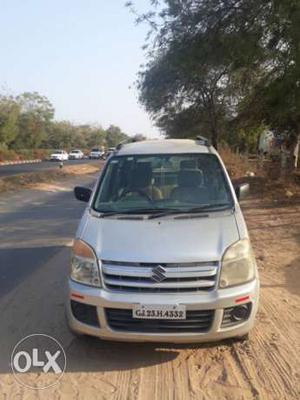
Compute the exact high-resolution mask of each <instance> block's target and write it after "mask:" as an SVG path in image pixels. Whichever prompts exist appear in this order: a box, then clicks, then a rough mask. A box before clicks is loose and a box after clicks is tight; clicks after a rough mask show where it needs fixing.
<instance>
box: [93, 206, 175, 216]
mask: <svg viewBox="0 0 300 400" xmlns="http://www.w3.org/2000/svg"><path fill="white" fill-rule="evenodd" d="M164 210H165V209H163V208H136V209H133V210H124V211H98V212H100V213H101V215H99V218H106V217H112V216H114V215H138V214H153V213H155V215H156V214H157V212H162V211H164ZM174 211H176V210H174Z"/></svg>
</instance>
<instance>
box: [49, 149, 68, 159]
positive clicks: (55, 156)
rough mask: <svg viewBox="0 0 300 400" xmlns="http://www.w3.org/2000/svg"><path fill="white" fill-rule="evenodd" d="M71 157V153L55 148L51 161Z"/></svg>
mask: <svg viewBox="0 0 300 400" xmlns="http://www.w3.org/2000/svg"><path fill="white" fill-rule="evenodd" d="M68 159H69V154H68V153H67V152H66V151H65V150H55V151H54V152H53V153H52V154H51V156H50V160H51V161H67V160H68Z"/></svg>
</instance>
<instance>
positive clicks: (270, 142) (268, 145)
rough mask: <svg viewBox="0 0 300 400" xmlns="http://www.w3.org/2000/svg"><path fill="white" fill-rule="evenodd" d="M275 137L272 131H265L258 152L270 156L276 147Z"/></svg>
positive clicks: (260, 139)
mask: <svg viewBox="0 0 300 400" xmlns="http://www.w3.org/2000/svg"><path fill="white" fill-rule="evenodd" d="M274 142H275V135H274V133H273V132H272V131H264V132H263V133H262V134H261V135H260V137H259V143H258V151H259V153H260V154H264V155H267V154H270V153H271V152H272V149H273V147H274Z"/></svg>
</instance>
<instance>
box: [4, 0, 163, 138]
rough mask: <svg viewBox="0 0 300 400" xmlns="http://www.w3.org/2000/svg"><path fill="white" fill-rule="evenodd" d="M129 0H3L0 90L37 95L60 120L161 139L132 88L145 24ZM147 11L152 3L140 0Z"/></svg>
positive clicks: (142, 54)
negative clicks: (137, 19)
mask: <svg viewBox="0 0 300 400" xmlns="http://www.w3.org/2000/svg"><path fill="white" fill-rule="evenodd" d="M124 3H125V0H0V6H1V7H0V9H1V12H0V49H1V53H0V93H5V94H8V93H9V94H15V95H16V94H19V93H22V92H24V91H37V92H39V93H40V94H42V95H45V96H46V97H47V98H48V99H49V100H50V101H51V102H52V104H53V105H54V107H55V110H56V112H55V118H56V119H57V120H70V121H72V122H73V123H78V124H84V123H92V124H101V125H102V126H103V127H104V128H107V127H108V126H109V125H110V124H114V125H118V126H120V128H121V129H122V130H123V131H124V132H126V133H128V134H130V135H134V134H136V133H142V134H145V135H146V136H148V137H157V136H159V132H158V130H157V129H156V128H155V127H154V126H153V124H151V121H150V118H149V116H148V114H147V113H146V112H145V111H144V110H143V108H142V107H141V106H140V105H139V104H138V101H137V91H136V89H135V87H134V82H135V80H136V74H137V72H138V70H139V66H140V64H142V63H144V62H145V56H144V52H143V50H142V49H141V47H142V45H143V43H144V38H145V35H146V33H147V29H148V28H147V26H143V25H138V26H137V25H136V24H135V23H134V16H133V15H132V14H131V13H130V12H129V10H128V9H127V8H126V7H125V6H124ZM137 4H138V7H139V9H141V10H143V9H147V5H148V0H138V1H137Z"/></svg>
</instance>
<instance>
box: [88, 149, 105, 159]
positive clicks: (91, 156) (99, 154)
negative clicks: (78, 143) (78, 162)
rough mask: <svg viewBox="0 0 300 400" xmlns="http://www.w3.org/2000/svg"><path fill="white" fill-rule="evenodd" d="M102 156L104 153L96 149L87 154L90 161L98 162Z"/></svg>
mask: <svg viewBox="0 0 300 400" xmlns="http://www.w3.org/2000/svg"><path fill="white" fill-rule="evenodd" d="M103 154H104V151H102V150H101V149H100V148H98V147H96V148H94V149H92V150H91V152H90V154H89V159H90V160H93V159H95V160H99V159H100V158H101V157H102V156H103Z"/></svg>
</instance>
